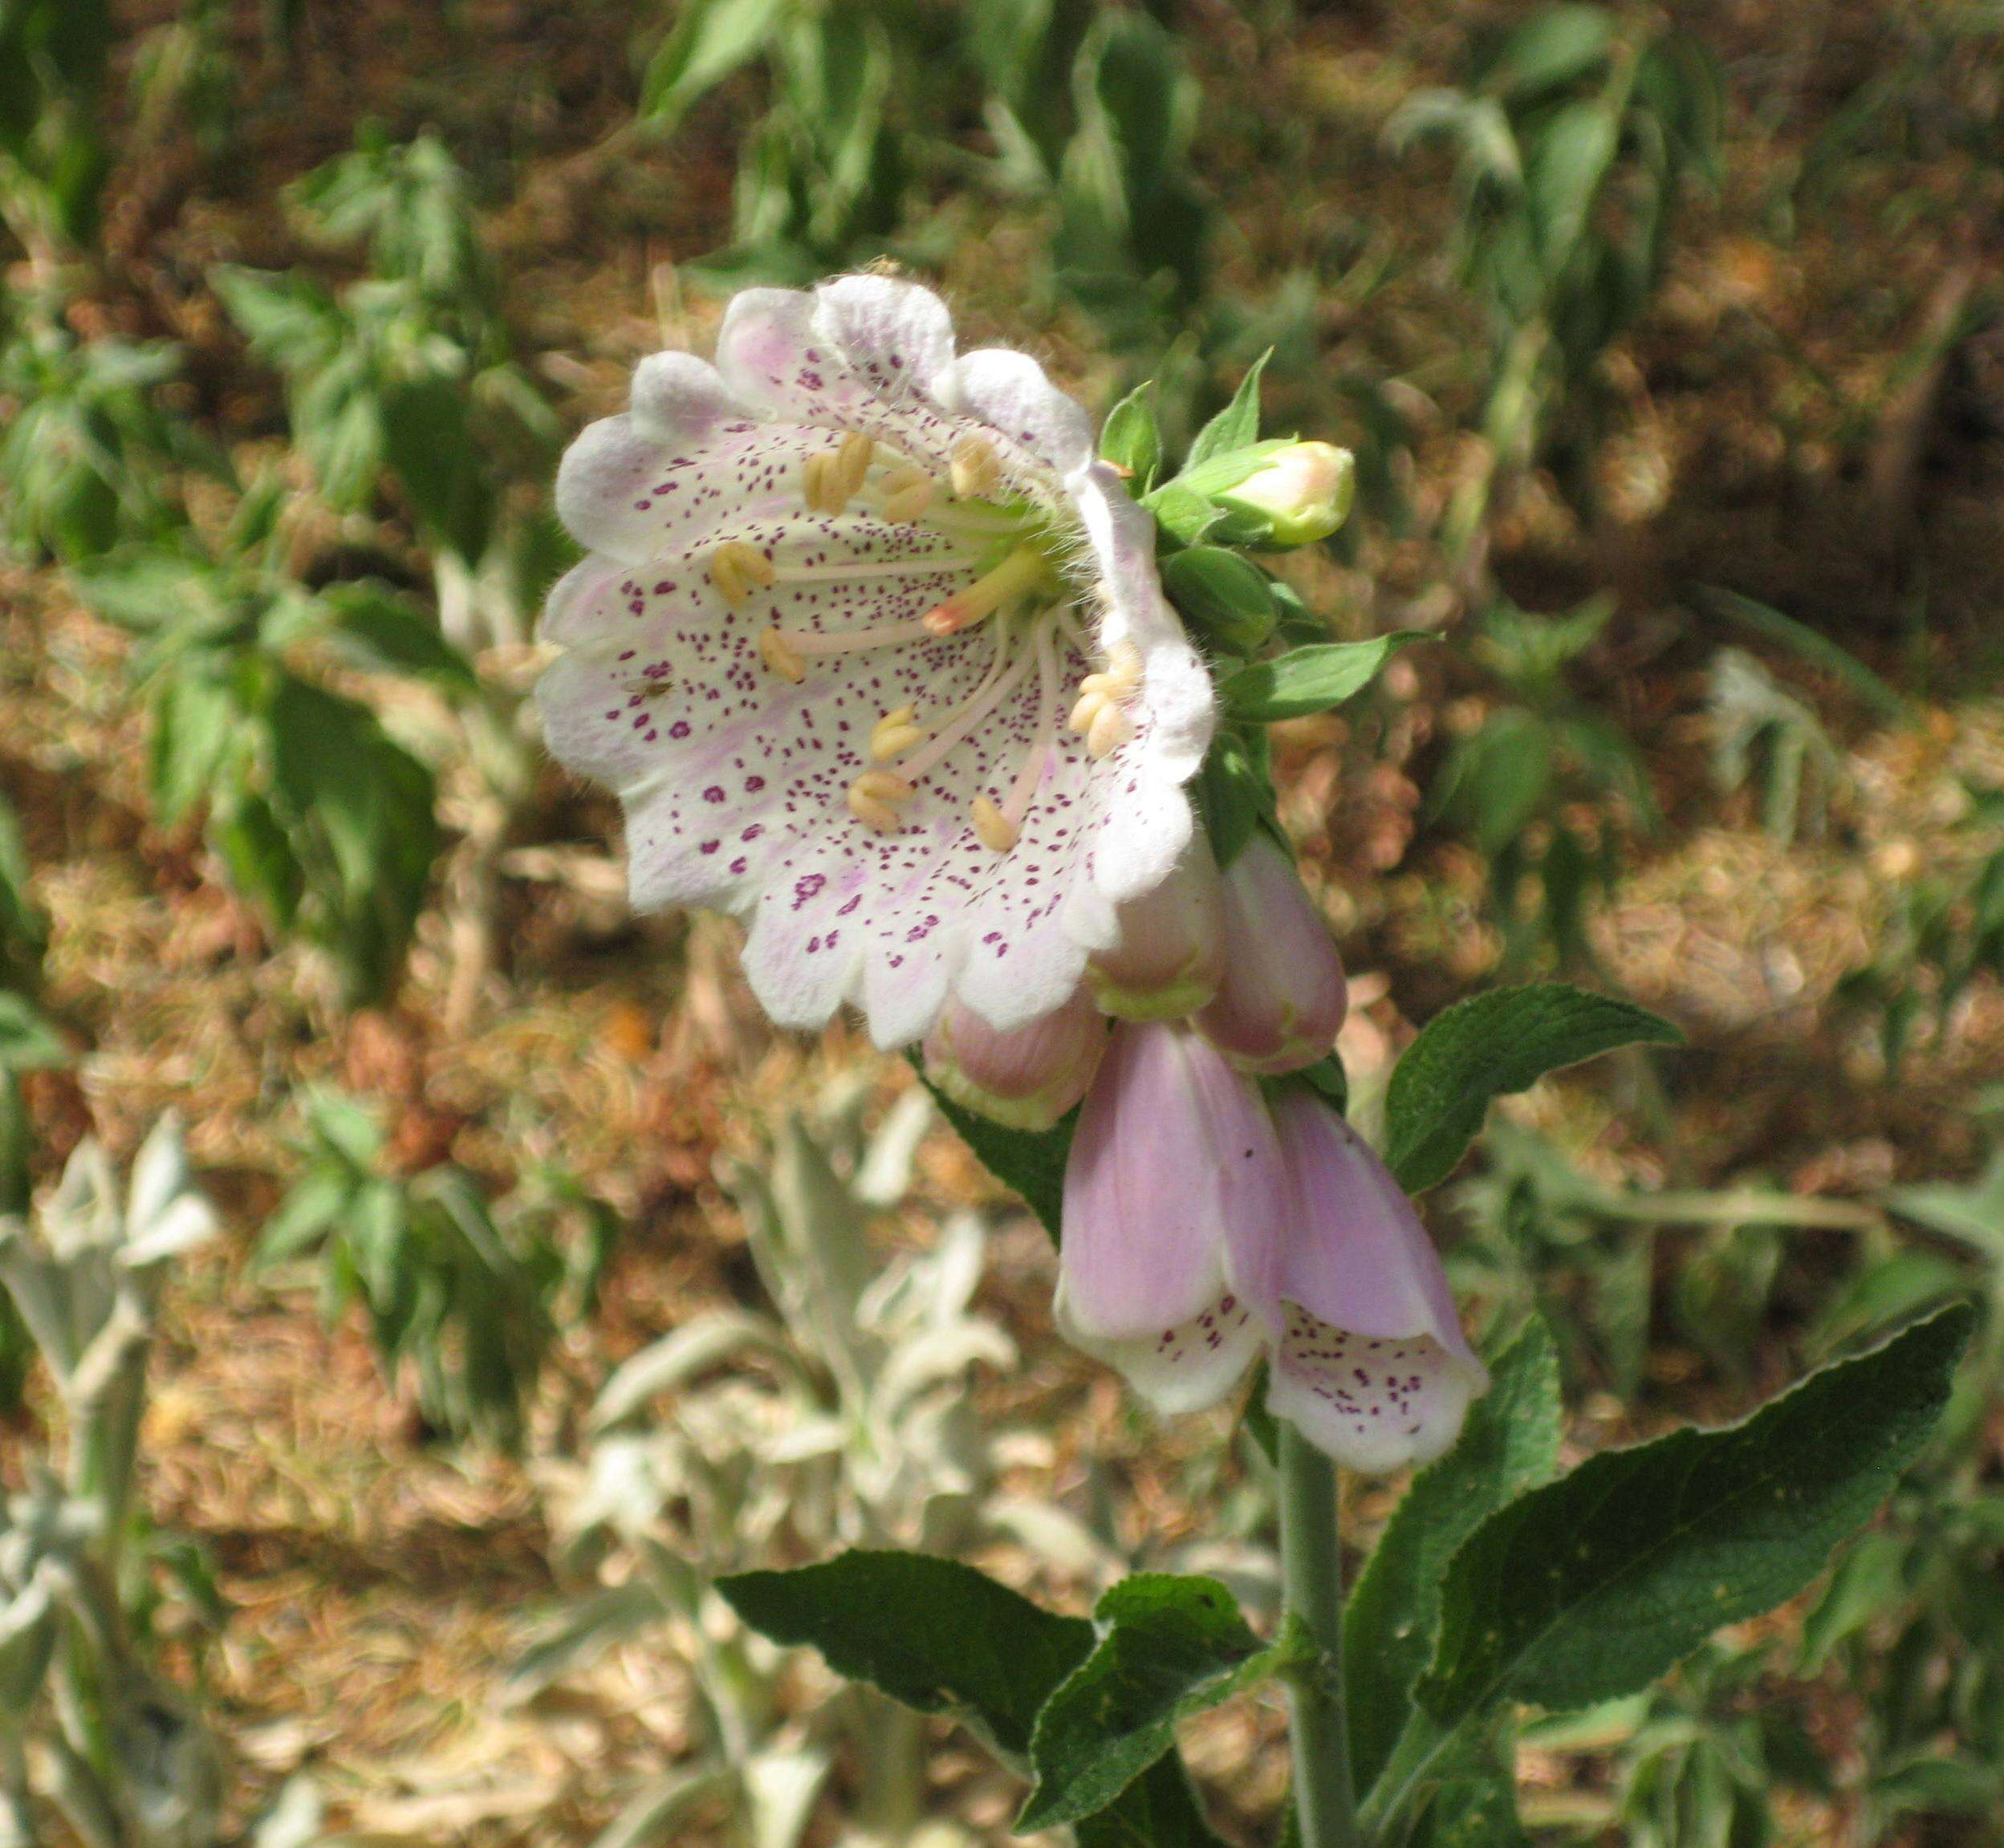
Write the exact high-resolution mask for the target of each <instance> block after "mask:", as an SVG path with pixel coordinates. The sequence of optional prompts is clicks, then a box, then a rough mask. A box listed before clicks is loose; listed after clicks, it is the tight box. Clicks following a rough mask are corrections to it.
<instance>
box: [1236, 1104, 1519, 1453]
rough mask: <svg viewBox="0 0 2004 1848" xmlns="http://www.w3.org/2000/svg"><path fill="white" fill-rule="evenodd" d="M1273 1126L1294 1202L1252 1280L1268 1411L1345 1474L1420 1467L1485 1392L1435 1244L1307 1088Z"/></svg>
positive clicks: (1384, 1172) (1277, 1108)
mask: <svg viewBox="0 0 2004 1848" xmlns="http://www.w3.org/2000/svg"><path fill="white" fill-rule="evenodd" d="M1273 1119H1274V1128H1275V1130H1276V1131H1277V1132H1278V1137H1279V1142H1280V1147H1281V1151H1282V1156H1283V1157H1284V1158H1285V1160H1286V1163H1287V1172H1288V1176H1289V1180H1290V1182H1291V1188H1292V1195H1293V1198H1292V1201H1291V1211H1290V1216H1289V1219H1288V1222H1287V1232H1286V1234H1285V1236H1283V1237H1282V1238H1280V1239H1279V1240H1278V1241H1276V1242H1275V1244H1274V1246H1273V1248H1272V1251H1273V1259H1274V1261H1273V1265H1272V1268H1271V1269H1270V1270H1268V1271H1267V1272H1266V1274H1265V1275H1264V1276H1263V1277H1262V1278H1261V1280H1260V1287H1259V1294H1260V1298H1261V1301H1262V1307H1263V1309H1264V1310H1265V1312H1266V1316H1267V1318H1268V1320H1269V1322H1270V1325H1271V1327H1272V1331H1273V1349H1272V1367H1273V1371H1272V1379H1271V1384H1270V1387H1268V1391H1267V1395H1266V1403H1267V1407H1268V1409H1269V1410H1270V1411H1272V1412H1273V1414H1274V1416H1275V1417H1277V1418H1285V1419H1288V1420H1291V1421H1292V1422H1293V1423H1294V1424H1296V1425H1297V1426H1299V1428H1300V1429H1301V1431H1302V1432H1303V1434H1304V1435H1305V1436H1307V1438H1308V1440H1309V1441H1310V1442H1311V1443H1312V1444H1315V1446H1316V1447H1317V1448H1319V1449H1321V1450H1323V1451H1324V1452H1327V1454H1328V1455H1329V1456H1333V1457H1334V1458H1335V1460H1337V1461H1338V1462H1339V1463H1341V1464H1347V1465H1348V1467H1349V1468H1352V1469H1362V1470H1369V1471H1372V1472H1379V1473H1384V1472H1390V1471H1392V1470H1396V1469H1402V1468H1406V1467H1407V1466H1408V1464H1416V1463H1425V1462H1429V1461H1430V1460H1432V1459H1433V1458H1434V1457H1436V1456H1439V1455H1440V1454H1441V1452H1442V1451H1444V1450H1445V1449H1446V1448H1447V1447H1448V1446H1449V1444H1452V1443H1453V1441H1454V1439H1455V1436H1456V1435H1457V1432H1459V1431H1460V1430H1461V1420H1462V1417H1463V1415H1464V1414H1465V1412H1466V1411H1467V1410H1468V1404H1469V1400H1470V1399H1473V1398H1474V1396H1475V1395H1477V1394H1478V1393H1479V1392H1482V1391H1484V1390H1485V1389H1486V1387H1487V1386H1488V1383H1489V1375H1488V1374H1487V1373H1486V1371H1484V1369H1483V1367H1482V1363H1481V1362H1480V1361H1479V1360H1478V1359H1476V1358H1475V1355H1474V1352H1473V1350H1471V1349H1470V1348H1469V1345H1468V1342H1467V1339H1466V1338H1465V1336H1464V1335H1463V1334H1462V1333H1461V1322H1460V1319H1459V1318H1458V1317H1457V1315H1456V1314H1455V1310H1454V1298H1453V1294H1452V1293H1451V1292H1450V1291H1449V1289H1448V1284H1447V1277H1446V1274H1445V1273H1444V1272H1443V1271H1442V1270H1441V1261H1440V1257H1439V1256H1438V1254H1437V1253H1436V1252H1435V1251H1434V1249H1433V1241H1432V1240H1431V1239H1430V1238H1429V1237H1427V1233H1426V1228H1425V1226H1423V1225H1421V1223H1420V1217H1419V1215H1418V1214H1417V1212H1414V1211H1413V1203H1412V1202H1411V1201H1410V1200H1408V1199H1407V1198H1406V1196H1405V1195H1404V1193H1403V1192H1401V1191H1400V1188H1399V1184H1398V1183H1397V1182H1396V1180H1393V1179H1392V1176H1391V1173H1390V1172H1389V1171H1388V1169H1387V1168H1386V1167H1385V1165H1384V1163H1383V1162H1381V1161H1380V1160H1379V1159H1378V1158H1377V1156H1376V1155H1375V1154H1373V1153H1372V1151H1371V1150H1370V1148H1369V1147H1367V1146H1366V1145H1365V1143H1364V1141H1363V1140H1362V1139H1361V1138H1360V1137H1359V1135H1357V1133H1356V1131H1355V1130H1353V1129H1352V1128H1351V1127H1350V1126H1349V1124H1348V1123H1345V1122H1344V1121H1343V1119H1342V1118H1341V1117H1339V1115H1336V1113H1335V1111H1333V1110H1331V1108H1330V1107H1328V1105H1327V1103H1324V1102H1323V1100H1322V1099H1320V1098H1319V1097H1318V1096H1316V1095H1315V1093H1314V1092H1312V1091H1309V1090H1308V1089H1307V1088H1306V1087H1305V1086H1304V1087H1299V1088H1296V1089H1293V1090H1291V1091H1288V1092H1287V1093H1286V1094H1285V1095H1282V1096H1281V1097H1280V1098H1278V1099H1276V1100H1275V1102H1274V1105H1273Z"/></svg>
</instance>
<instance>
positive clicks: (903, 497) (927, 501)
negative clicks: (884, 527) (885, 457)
mask: <svg viewBox="0 0 2004 1848" xmlns="http://www.w3.org/2000/svg"><path fill="white" fill-rule="evenodd" d="M932 504H933V477H931V476H930V475H929V474H927V473H925V470H924V469H899V470H897V472H896V473H895V474H892V475H890V476H888V477H886V478H885V480H884V498H883V500H882V501H881V502H879V506H880V508H881V510H882V511H883V514H884V518H885V519H887V520H888V521H889V522H891V524H892V526H909V525H910V524H911V523H912V522H913V521H914V520H916V519H917V518H919V516H920V515H921V514H923V513H924V512H925V510H926V509H927V508H928V507H929V506H932Z"/></svg>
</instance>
